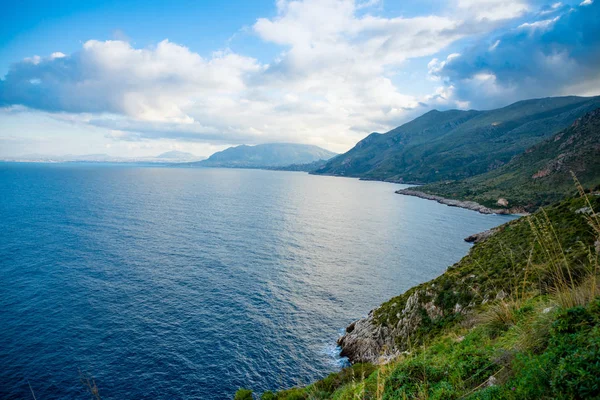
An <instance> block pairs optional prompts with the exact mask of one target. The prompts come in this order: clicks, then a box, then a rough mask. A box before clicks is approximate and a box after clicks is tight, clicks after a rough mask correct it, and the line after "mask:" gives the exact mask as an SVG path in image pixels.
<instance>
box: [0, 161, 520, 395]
mask: <svg viewBox="0 0 600 400" xmlns="http://www.w3.org/2000/svg"><path fill="white" fill-rule="evenodd" d="M397 188H398V185H392V184H386V183H380V182H361V181H358V180H354V179H344V178H334V177H320V176H310V175H307V174H303V173H294V172H271V171H259V170H233V169H231V170H228V169H178V168H155V167H133V166H102V165H81V164H80V165H76V164H62V165H48V164H46V165H36V164H0V196H1V197H0V227H1V229H0V398H3V399H12V398H15V399H16V398H32V397H31V394H30V392H29V387H28V384H27V382H29V383H30V384H31V386H32V388H33V390H34V391H35V394H36V396H37V398H38V399H54V398H65V399H72V398H73V399H74V398H82V396H83V393H84V389H83V387H82V385H81V384H80V383H79V378H78V369H81V370H83V371H87V372H88V373H89V374H91V375H93V376H94V377H95V378H96V382H97V384H98V386H99V389H100V394H101V395H102V398H103V399H146V398H147V399H155V398H172V399H176V398H177V399H185V398H187V399H191V398H201V399H223V398H228V397H231V396H232V394H233V393H234V392H235V390H236V389H237V388H238V387H252V388H254V389H257V390H258V391H262V390H266V389H276V388H284V387H289V386H293V385H297V384H305V383H308V382H310V381H312V380H314V379H316V378H319V377H323V376H324V375H326V374H327V373H329V372H331V371H334V370H336V369H339V368H340V365H341V363H342V362H343V361H342V360H339V359H338V357H337V353H336V349H335V341H336V338H337V337H338V335H339V334H340V332H341V330H343V328H344V327H345V326H346V325H347V324H348V323H349V322H351V321H352V320H354V319H356V318H358V317H361V316H363V315H365V314H366V313H367V312H368V311H369V310H370V309H371V308H373V307H375V306H377V305H378V304H380V303H381V302H383V301H385V300H387V299H388V298H390V297H392V296H394V295H397V294H399V293H401V292H403V291H404V290H406V289H408V288H409V287H411V286H413V285H415V284H417V283H420V282H423V281H425V280H428V279H431V278H433V277H435V276H437V275H438V274H440V273H441V272H443V271H444V269H445V268H446V267H447V266H448V265H450V264H452V263H454V262H456V261H458V260H459V259H460V258H461V257H462V256H463V255H465V254H466V253H467V251H468V249H469V245H468V244H466V243H464V242H463V240H462V239H463V238H464V237H465V236H467V235H468V234H471V233H474V232H479V231H482V230H484V229H487V228H490V227H492V226H495V225H499V224H501V223H503V222H505V221H507V220H508V218H510V217H502V216H485V215H481V214H477V213H475V212H472V211H466V210H462V209H457V208H451V207H446V206H442V205H440V204H437V203H435V202H430V201H426V200H421V199H417V198H413V197H405V196H400V195H396V194H394V190H395V189H397Z"/></svg>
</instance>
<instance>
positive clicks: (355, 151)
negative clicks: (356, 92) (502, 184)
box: [314, 96, 600, 183]
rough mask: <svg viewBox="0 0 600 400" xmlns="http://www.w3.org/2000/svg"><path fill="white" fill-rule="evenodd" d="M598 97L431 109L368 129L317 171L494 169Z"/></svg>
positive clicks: (455, 172) (425, 177) (395, 177)
mask: <svg viewBox="0 0 600 400" xmlns="http://www.w3.org/2000/svg"><path fill="white" fill-rule="evenodd" d="M598 107H600V97H591V98H585V97H575V96H570V97H554V98H545V99H534V100H526V101H520V102H517V103H514V104H512V105H509V106H507V107H504V108H500V109H496V110H489V111H475V110H469V111H460V110H450V111H443V112H440V111H436V110H434V111H430V112H428V113H426V114H424V115H422V116H421V117H419V118H416V119H415V120H413V121H411V122H408V123H406V124H404V125H402V126H400V127H398V128H396V129H393V130H391V131H389V132H387V133H385V134H379V133H372V134H371V135H369V136H367V137H366V138H365V139H363V140H362V141H360V142H359V143H358V144H357V145H356V146H355V147H354V148H352V149H351V150H350V151H348V152H347V153H345V154H341V155H339V156H337V157H335V158H333V159H331V160H330V161H329V162H328V163H327V164H326V165H325V166H323V167H321V168H319V169H317V170H316V171H314V173H316V174H329V175H344V176H352V177H359V178H364V179H376V180H387V181H394V182H405V183H428V182H437V181H444V180H459V179H464V178H468V177H471V176H475V175H478V174H482V173H485V172H488V171H492V170H494V169H496V168H498V167H500V166H502V165H504V164H506V163H508V162H509V161H510V160H511V159H512V158H513V157H514V156H515V155H517V154H520V153H522V152H523V151H525V150H526V149H527V148H530V147H531V146H533V145H535V144H537V143H539V142H540V141H542V140H543V139H546V138H548V137H550V136H552V135H553V134H555V133H557V132H559V131H560V130H562V129H565V128H567V127H568V126H570V125H571V124H572V123H573V121H574V120H576V119H577V118H579V117H581V116H582V115H584V114H585V113H587V112H589V111H592V110H594V109H596V108H598Z"/></svg>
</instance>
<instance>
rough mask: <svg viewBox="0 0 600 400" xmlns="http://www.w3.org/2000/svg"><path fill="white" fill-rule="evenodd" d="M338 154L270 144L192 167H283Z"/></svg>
mask: <svg viewBox="0 0 600 400" xmlns="http://www.w3.org/2000/svg"><path fill="white" fill-rule="evenodd" d="M335 155H336V154H335V153H333V152H331V151H329V150H325V149H322V148H320V147H318V146H313V145H307V144H295V143H268V144H259V145H256V146H246V145H241V146H236V147H230V148H228V149H225V150H223V151H220V152H217V153H215V154H213V155H212V156H210V157H209V158H208V159H207V160H204V161H200V162H198V163H192V164H191V165H196V166H202V167H243V168H259V167H281V166H287V165H291V164H309V163H312V162H315V161H319V160H328V159H330V158H331V157H333V156H335Z"/></svg>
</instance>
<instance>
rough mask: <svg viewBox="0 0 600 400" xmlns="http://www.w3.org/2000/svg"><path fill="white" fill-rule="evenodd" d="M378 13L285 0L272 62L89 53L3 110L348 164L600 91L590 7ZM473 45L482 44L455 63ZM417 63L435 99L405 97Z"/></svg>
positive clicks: (21, 70)
mask: <svg viewBox="0 0 600 400" xmlns="http://www.w3.org/2000/svg"><path fill="white" fill-rule="evenodd" d="M377 3H378V2H376V1H370V2H364V3H356V2H354V1H351V0H319V1H317V0H304V1H287V0H279V1H278V2H277V5H276V6H277V14H276V16H274V17H273V18H260V19H258V20H257V21H256V22H255V23H254V25H253V26H252V27H251V30H250V31H251V32H252V34H253V35H256V36H257V37H258V38H259V39H260V40H262V41H264V42H267V43H270V44H273V45H276V46H280V48H281V52H280V53H279V55H278V56H277V57H276V58H275V59H274V60H271V61H269V62H261V61H259V60H258V59H256V58H254V57H252V56H248V55H242V54H237V53H235V52H233V51H231V50H229V49H225V50H222V51H217V52H214V53H213V54H211V55H210V56H209V57H202V56H201V55H199V54H197V53H195V52H193V51H191V50H190V49H188V48H186V47H185V46H183V45H180V44H176V43H172V42H170V41H168V40H164V41H162V42H160V43H158V44H157V45H156V46H154V47H151V48H141V49H140V48H135V47H134V46H132V45H131V44H130V43H128V42H126V41H120V40H113V41H96V40H90V41H87V42H85V43H84V44H83V46H82V48H81V49H80V50H79V51H77V52H75V53H73V54H68V55H65V54H63V53H60V52H56V53H53V54H52V55H50V56H48V57H39V56H34V57H31V58H28V59H25V60H22V61H20V62H17V63H15V64H13V65H12V66H11V67H10V70H9V72H8V73H7V75H6V76H5V77H4V78H3V79H2V80H0V107H12V108H13V109H15V107H17V109H18V107H25V108H26V109H28V110H32V109H33V110H39V111H40V112H44V113H50V114H52V115H60V118H63V119H64V118H68V119H69V120H70V121H73V123H79V124H86V125H88V126H94V127H98V128H101V129H105V130H106V132H107V134H106V136H107V137H108V138H110V139H111V140H118V141H143V140H156V139H164V138H167V139H175V140H182V141H190V142H193V141H195V142H205V143H222V144H237V143H264V142H272V141H287V142H289V141H291V142H303V143H312V144H317V145H321V146H325V147H328V148H330V149H332V150H336V151H344V150H346V149H347V148H348V147H350V146H352V145H353V144H354V142H356V141H357V140H359V139H360V138H362V137H363V136H364V135H366V134H367V133H369V132H371V131H385V130H387V129H390V128H392V127H394V126H395V125H396V124H398V123H400V122H403V121H405V120H406V119H408V118H409V117H414V116H416V115H417V114H419V113H421V112H424V111H426V110H428V109H429V108H433V107H442V108H443V107H477V108H481V107H489V106H496V105H502V104H507V103H509V102H511V101H514V100H519V99H522V98H528V97H536V96H546V95H557V94H565V93H584V92H585V93H587V92H590V91H594V90H597V91H600V85H599V82H600V81H599V77H600V75H599V70H598V68H597V65H598V61H600V60H599V58H600V46H599V45H600V43H598V42H599V41H600V27H599V26H600V25H599V24H598V23H597V21H599V20H600V15H599V14H600V13H599V9H600V8H599V5H598V4H596V3H595V2H592V1H591V0H587V1H584V2H583V3H582V4H581V5H574V6H568V5H557V4H555V5H554V6H548V7H545V8H541V9H540V8H539V7H537V6H535V5H532V4H529V3H526V2H525V1H518V0H517V1H504V0H485V1H471V0H457V1H456V2H455V3H453V4H454V6H453V8H449V9H447V10H445V12H443V13H440V15H425V16H414V17H394V18H388V17H382V16H377V15H376V14H373V13H371V12H370V10H371V7H372V6H373V5H375V6H376V5H377ZM499 32H500V33H499ZM463 42H464V43H471V44H470V45H469V47H467V48H466V49H463V50H462V51H459V52H456V51H450V48H451V47H453V46H454V47H456V46H457V44H460V43H463ZM473 43H474V44H473ZM452 50H454V49H452ZM444 52H446V54H443V53H444ZM432 58H433V60H432ZM441 59H443V61H440V60H441ZM430 60H431V62H429V61H430ZM413 61H414V62H415V63H417V64H413V65H419V64H418V63H421V64H422V69H423V70H424V71H423V74H422V75H423V76H426V74H427V71H426V70H427V68H428V71H429V76H430V78H431V80H432V81H434V82H435V83H431V84H430V85H431V90H430V91H429V92H424V93H421V94H420V95H415V94H407V93H408V92H410V91H408V90H405V88H403V87H402V85H401V84H398V80H397V79H396V78H397V76H398V74H399V73H401V72H402V70H403V68H405V66H406V65H407V63H411V62H413ZM428 62H429V64H428V65H427V63H428ZM412 68H413V69H414V67H412ZM436 85H437V87H436Z"/></svg>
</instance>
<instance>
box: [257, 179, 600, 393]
mask: <svg viewBox="0 0 600 400" xmlns="http://www.w3.org/2000/svg"><path fill="white" fill-rule="evenodd" d="M577 188H578V191H579V193H580V196H579V198H573V199H568V200H566V201H563V202H561V203H559V204H557V205H554V206H552V207H548V208H547V209H543V210H540V211H539V212H537V213H535V214H533V215H531V216H528V217H523V218H521V219H519V220H517V221H512V222H510V223H509V224H507V225H505V226H503V227H502V228H501V229H500V232H499V233H498V234H496V235H494V236H492V237H491V238H489V239H488V240H486V241H484V242H482V243H479V244H477V245H475V246H474V247H473V248H472V251H471V252H470V254H469V255H468V256H466V257H465V258H464V259H463V260H461V261H460V262H459V263H457V264H456V265H454V266H453V267H451V268H449V269H448V271H447V272H446V273H445V274H443V275H442V276H440V277H438V278H436V279H434V280H433V281H431V282H428V283H426V284H423V285H419V286H418V287H416V288H413V289H411V290H409V291H408V292H407V293H405V294H404V295H401V296H398V297H396V298H394V299H392V300H390V301H389V302H387V303H385V304H384V305H383V306H382V307H380V308H379V309H378V310H377V312H376V315H377V318H378V323H380V324H387V325H389V326H395V324H397V322H398V320H399V317H398V315H400V317H402V315H401V310H402V309H403V308H404V306H405V304H406V300H407V299H408V298H409V297H410V296H412V295H414V294H415V293H419V294H420V297H419V302H420V304H422V305H423V304H429V305H431V304H434V305H435V306H436V307H438V311H441V313H439V315H438V316H437V317H432V316H429V315H428V314H427V311H426V310H425V311H424V312H423V315H421V316H420V317H421V320H420V326H419V327H418V328H417V329H416V330H415V331H413V332H412V337H411V338H410V340H407V338H401V339H399V341H398V345H399V346H400V348H404V349H407V348H408V349H409V350H410V351H409V352H404V353H403V354H402V355H401V356H399V357H397V358H395V359H393V360H392V361H391V362H389V363H387V364H383V365H377V366H374V365H370V364H356V365H353V366H351V367H349V368H347V369H344V370H342V371H340V372H338V373H334V374H331V375H329V376H328V377H327V378H325V379H323V380H321V381H317V382H315V383H313V384H312V385H309V386H307V387H303V388H292V389H288V390H283V391H279V392H267V393H265V394H263V395H262V397H261V398H262V399H279V400H282V399H377V400H379V399H381V400H392V399H471V400H473V399H482V400H483V399H575V398H600V287H599V281H598V274H599V272H600V269H599V266H598V257H599V251H600V250H599V249H598V248H597V247H598V243H600V217H599V216H598V214H597V213H595V212H594V211H593V210H597V209H600V208H599V206H600V197H599V196H597V195H591V194H586V193H585V191H584V190H583V188H582V187H581V185H579V184H578V183H577ZM582 209H585V210H586V211H585V212H581V210H582ZM457 304H459V305H461V306H463V310H467V311H466V312H465V311H461V312H454V310H456V305H457ZM422 311H423V310H421V312H422ZM408 343H410V346H409V345H408Z"/></svg>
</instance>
